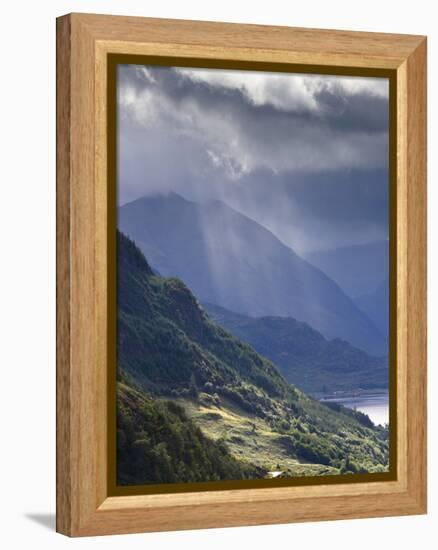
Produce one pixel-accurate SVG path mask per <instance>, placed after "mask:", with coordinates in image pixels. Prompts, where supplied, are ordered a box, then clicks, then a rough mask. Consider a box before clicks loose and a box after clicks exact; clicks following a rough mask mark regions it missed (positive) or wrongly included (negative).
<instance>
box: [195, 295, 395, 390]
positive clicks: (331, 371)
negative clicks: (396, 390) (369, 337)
mask: <svg viewBox="0 0 438 550" xmlns="http://www.w3.org/2000/svg"><path fill="white" fill-rule="evenodd" d="M202 306H203V307H204V309H205V310H206V312H207V314H208V316H209V317H210V319H211V320H212V321H214V322H215V323H217V324H218V325H220V326H222V327H223V328H225V329H226V330H228V331H230V332H231V333H232V334H234V335H235V336H237V337H238V338H240V339H241V340H243V341H244V342H247V343H248V344H249V345H250V346H251V347H253V348H254V349H255V350H256V351H257V352H258V353H260V355H263V356H264V357H267V358H268V359H270V360H271V361H272V362H273V363H274V364H275V365H276V366H277V368H278V369H279V370H280V372H281V373H282V375H283V376H284V377H285V378H286V380H287V381H288V382H290V383H291V384H294V385H295V386H297V387H298V388H300V389H301V390H302V391H304V392H306V393H311V394H314V393H333V392H338V391H357V390H360V389H386V388H387V387H388V361H387V358H386V357H371V356H370V355H368V354H367V353H366V352H364V351H362V350H359V349H357V348H355V347H353V346H352V345H351V344H349V343H348V342H345V341H343V340H340V339H335V340H327V339H326V338H324V336H323V335H322V334H320V333H319V332H317V331H316V330H315V329H313V328H311V327H310V326H309V325H308V324H306V323H303V322H300V321H297V320H296V319H293V318H287V317H261V318H251V317H247V316H245V315H242V314H238V313H234V312H231V311H228V310H226V309H224V308H221V307H219V306H216V305H214V304H208V303H203V304H202Z"/></svg>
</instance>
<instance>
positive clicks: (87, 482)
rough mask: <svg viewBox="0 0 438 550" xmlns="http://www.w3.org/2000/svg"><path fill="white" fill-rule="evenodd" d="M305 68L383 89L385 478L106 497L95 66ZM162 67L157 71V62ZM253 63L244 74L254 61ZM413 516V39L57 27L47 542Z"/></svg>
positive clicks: (82, 19) (101, 182)
mask: <svg viewBox="0 0 438 550" xmlns="http://www.w3.org/2000/svg"><path fill="white" fill-rule="evenodd" d="M110 54H111V55H114V54H118V55H125V56H126V55H131V56H132V55H143V56H153V57H157V58H162V59H163V60H172V59H175V58H178V59H181V58H183V59H186V60H187V63H188V64H190V63H192V64H194V65H195V66H200V63H201V64H202V63H205V64H206V65H207V66H226V65H227V64H230V63H237V64H238V65H239V66H245V65H248V64H250V65H251V66H254V67H257V66H260V68H265V69H266V67H269V66H271V67H280V66H281V67H283V70H287V67H288V66H290V67H294V68H296V67H301V69H302V70H304V71H305V70H306V69H309V68H311V67H315V66H317V67H318V69H319V70H320V71H321V72H327V73H330V72H333V71H334V72H336V74H342V72H343V71H346V73H347V74H348V73H349V72H351V70H352V69H354V71H356V73H357V74H361V72H362V74H366V71H367V70H369V69H372V70H374V71H376V70H383V71H385V74H391V75H392V77H393V81H394V82H395V83H396V103H395V109H394V117H395V121H396V124H395V127H396V135H395V136H394V146H395V147H396V159H397V160H396V180H395V183H396V185H395V187H394V193H395V195H396V196H395V204H396V212H395V218H394V219H395V229H394V238H395V240H394V242H395V244H394V246H395V247H396V255H395V257H396V269H395V271H396V279H395V278H394V280H393V288H394V291H393V292H394V293H393V301H394V302H393V303H394V312H395V313H394V315H396V323H395V324H394V326H396V329H397V330H396V334H394V339H393V342H394V346H395V349H394V354H395V357H396V370H395V371H394V372H395V374H394V384H395V395H396V402H395V405H394V406H395V408H396V417H397V424H396V431H397V433H396V436H397V437H396V455H395V456H396V464H395V469H394V476H393V478H392V479H390V480H385V481H379V480H378V479H377V478H376V479H372V480H370V481H366V480H365V481H364V482H362V483H348V482H345V483H343V482H338V483H329V482H326V481H325V480H324V479H323V480H322V481H321V482H320V483H318V484H312V485H301V486H283V487H264V488H251V489H233V490H215V491H208V492H185V493H168V494H148V495H141V494H138V495H128V496H110V494H109V491H108V461H107V456H108V438H107V433H108V418H109V416H110V415H111V411H109V408H108V402H107V396H108V394H107V388H108V384H109V380H108V357H109V356H108V353H109V352H108V349H109V348H108V342H109V341H111V339H114V333H113V332H112V329H111V327H110V326H109V325H108V307H109V305H108V304H109V303H108V300H107V297H108V292H109V284H110V282H109V279H108V273H109V271H108V270H109V267H110V266H111V265H113V264H114V261H115V259H114V257H113V255H112V252H111V251H112V249H111V247H109V246H108V231H107V229H108V224H109V223H110V220H112V219H113V216H114V209H115V204H113V201H111V200H110V196H109V193H108V185H107V181H108V166H109V165H110V163H111V158H109V157H111V148H110V154H109V155H108V133H107V114H108V113H107V105H108V104H107V98H108V90H107V78H108V70H107V69H108V55H110ZM163 64H165V63H164V62H163ZM257 64H258V65H257ZM423 513H426V39H425V37H422V36H410V35H395V34H376V33H364V32H344V31H330V30H311V29H300V28H288V27H268V26H259V25H236V24H228V23H209V22H194V21H182V20H180V21H178V20H164V19H148V18H138V17H118V16H106V15H86V14H70V15H65V16H63V17H60V18H58V20H57V531H59V532H60V533H63V534H66V535H69V536H84V535H100V534H116V533H133V532H146V531H165V530H179V529H197V528H211V527H226V526H238V525H260V524H275V523H288V522H298V521H316V520H329V519H347V518H363V517H377V516H393V515H407V514H423Z"/></svg>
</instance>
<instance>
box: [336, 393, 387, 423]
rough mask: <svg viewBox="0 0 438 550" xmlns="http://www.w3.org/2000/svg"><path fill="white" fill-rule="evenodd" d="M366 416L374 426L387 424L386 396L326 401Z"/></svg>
mask: <svg viewBox="0 0 438 550" xmlns="http://www.w3.org/2000/svg"><path fill="white" fill-rule="evenodd" d="M326 401H333V402H335V403H339V404H340V405H344V407H348V408H350V409H355V410H358V411H361V412H363V413H365V414H367V415H368V416H369V417H370V418H371V420H372V421H373V422H374V424H376V425H377V424H387V423H388V422H389V398H388V394H378V395H365V396H358V397H339V398H333V399H327V400H326Z"/></svg>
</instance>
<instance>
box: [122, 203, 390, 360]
mask: <svg viewBox="0 0 438 550" xmlns="http://www.w3.org/2000/svg"><path fill="white" fill-rule="evenodd" d="M118 227H119V229H120V230H121V231H123V232H124V233H126V234H127V235H128V236H130V237H131V238H132V239H134V240H135V242H136V243H137V244H138V246H139V247H140V249H141V250H142V251H143V253H144V254H145V255H146V256H147V258H148V259H149V261H150V263H151V265H152V266H153V268H154V269H156V270H157V272H159V273H160V274H162V275H164V276H175V277H178V278H180V279H182V280H183V281H184V282H185V283H186V284H187V285H188V286H189V287H190V288H191V289H192V290H193V292H195V294H196V295H197V297H198V298H199V299H200V300H201V301H205V302H210V303H214V304H218V305H220V306H222V307H225V308H227V309H230V310H232V311H237V312H239V313H243V314H246V315H249V316H255V317H260V316H267V315H272V316H283V317H288V316H290V317H294V318H296V319H299V320H301V321H305V322H307V323H309V324H310V325H311V326H312V327H314V328H315V329H317V330H318V331H320V332H322V333H323V334H324V335H325V336H326V337H328V338H335V337H340V338H342V339H344V340H347V341H348V342H350V343H351V344H353V345H355V346H357V347H359V348H361V349H364V350H366V351H368V352H370V353H374V354H378V355H383V354H385V353H386V344H385V341H384V338H383V336H382V335H381V334H380V332H379V331H378V330H377V328H376V327H375V326H374V324H373V323H372V322H371V321H370V320H369V319H368V317H367V316H366V315H365V314H364V313H363V312H362V311H360V310H359V309H358V308H357V306H356V305H355V304H354V303H353V302H352V300H351V299H350V298H349V297H348V296H346V295H345V294H344V292H343V291H342V290H341V288H339V286H338V285H337V284H336V283H334V282H333V281H332V280H331V279H330V278H329V277H328V276H326V275H325V274H324V273H322V272H321V271H320V270H319V269H317V268H315V267H314V266H312V265H311V264H310V263H308V262H307V261H305V260H303V259H302V258H301V257H299V256H298V255H297V254H296V253H295V252H294V251H293V250H292V249H290V248H288V247H287V246H285V245H284V244H283V243H282V242H281V241H279V240H278V239H277V238H276V237H275V236H274V235H273V234H272V233H271V232H270V231H268V230H267V229H265V228H264V227H262V226H260V225H259V224H257V223H256V222H254V221H253V220H251V219H249V218H247V217H245V216H243V215H242V214H240V213H238V212H237V211H235V210H233V209H232V208H230V207H229V206H227V205H225V204H224V203H222V202H220V201H212V202H209V203H205V204H199V203H194V202H192V201H188V200H186V199H184V198H182V197H181V196H179V195H176V194H175V193H171V194H169V195H167V196H164V195H162V196H154V197H146V198H142V199H138V200H136V201H134V202H131V203H128V204H125V205H123V206H122V207H120V208H119V210H118Z"/></svg>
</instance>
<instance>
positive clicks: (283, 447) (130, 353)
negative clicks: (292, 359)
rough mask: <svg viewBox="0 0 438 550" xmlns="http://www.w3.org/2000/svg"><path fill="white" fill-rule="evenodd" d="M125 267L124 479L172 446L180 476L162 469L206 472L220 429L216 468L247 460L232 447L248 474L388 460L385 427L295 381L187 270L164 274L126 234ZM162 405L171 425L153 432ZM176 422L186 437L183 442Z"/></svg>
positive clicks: (121, 281)
mask: <svg viewBox="0 0 438 550" xmlns="http://www.w3.org/2000/svg"><path fill="white" fill-rule="evenodd" d="M117 266H118V267H117V369H118V377H119V385H118V402H119V405H118V426H117V427H118V434H119V435H120V439H119V437H118V442H119V443H120V445H122V447H121V448H122V449H125V450H126V445H128V451H126V452H127V453H128V455H127V456H131V455H132V457H133V458H132V460H131V459H130V460H122V459H121V460H118V478H119V479H122V480H124V482H125V483H140V482H143V481H144V479H145V477H144V476H145V474H144V472H143V473H142V471H143V470H142V467H139V466H138V465H139V464H143V463H144V464H148V463H149V462H148V461H149V460H153V461H154V462H153V464H154V467H155V468H157V467H159V464H160V460H159V459H157V456H158V457H165V460H164V459H163V460H164V466H163V467H166V468H167V467H168V465H169V464H171V465H173V466H172V467H171V471H172V475H171V476H170V477H169V475H170V474H169V475H168V474H166V473H163V472H161V471H158V472H156V474H154V476H155V477H154V479H158V478H159V479H166V480H169V479H172V480H174V479H181V476H183V479H184V480H185V481H197V480H198V478H197V477H196V475H195V470H196V468H195V467H193V466H194V465H195V464H196V463H197V462H198V460H200V459H199V457H201V456H206V455H205V453H206V452H207V451H206V449H205V448H204V447H206V446H208V445H210V443H209V441H210V440H212V441H215V442H216V443H218V448H216V451H217V452H218V454H215V456H216V458H217V459H218V460H217V464H216V459H214V458H212V460H213V461H214V462H215V464H216V466H215V467H214V468H213V469H212V470H209V472H210V473H209V475H210V476H212V477H214V476H220V471H219V470H218V468H219V465H220V464H222V466H223V467H224V468H227V470H226V471H227V472H229V471H230V470H229V469H233V468H234V469H235V468H236V467H237V466H236V464H235V463H234V461H233V462H231V461H230V460H229V459H230V457H232V458H233V460H236V461H239V466H240V468H238V470H236V469H235V471H236V472H237V473H236V474H235V475H236V476H240V477H244V476H246V475H247V474H248V472H254V476H255V477H264V476H265V475H266V472H272V471H274V470H275V471H278V470H280V471H281V472H282V475H284V476H296V475H325V474H338V473H349V472H350V473H351V472H359V471H360V472H365V471H370V472H376V471H385V470H386V469H387V466H388V431H387V429H386V428H383V427H375V426H374V425H373V424H372V422H371V421H370V419H369V418H368V417H367V416H366V415H364V414H362V413H359V412H355V411H353V410H349V409H346V408H343V407H338V408H337V410H333V409H332V408H331V407H329V406H327V405H324V404H322V403H319V402H318V401H315V400H313V399H311V398H309V397H307V396H306V395H304V394H303V393H302V392H301V391H300V390H298V389H297V388H295V387H294V386H292V385H290V384H289V383H287V382H286V380H285V379H284V378H283V377H282V376H281V374H280V373H279V371H278V370H277V369H276V367H274V365H273V364H272V363H271V362H270V361H269V360H267V359H265V358H263V357H261V356H260V355H259V354H257V353H256V352H255V351H254V350H253V349H252V348H251V347H250V346H249V345H248V344H245V343H243V342H241V341H240V340H239V339H237V338H236V337H234V336H232V335H231V334H230V333H229V332H227V331H225V330H224V329H223V328H222V327H219V326H218V325H216V324H214V323H213V322H212V321H211V320H210V319H209V318H208V315H207V314H206V313H205V311H204V310H203V309H202V308H201V307H200V306H199V303H198V301H197V299H196V298H195V296H194V295H193V294H192V293H191V292H190V290H189V289H188V288H187V287H186V286H185V285H184V284H183V283H182V282H181V281H180V280H178V279H175V278H164V277H162V276H158V275H156V273H155V272H154V271H153V270H152V269H151V267H150V266H149V264H148V262H147V261H146V259H145V257H144V256H143V254H142V253H141V251H140V250H139V248H137V246H136V245H135V244H134V242H132V241H131V240H129V239H128V238H126V237H125V236H124V235H122V234H121V233H118V237H117ZM127 379H128V380H129V381H130V382H129V383H128V384H126V380H127ZM124 385H125V386H126V385H128V386H129V388H131V390H130V389H129V388H128V389H126V388H125V387H124ZM134 386H135V387H136V388H137V389H135V388H134V390H135V392H137V393H136V394H135V395H133V394H132V388H133V387H134ZM169 400H170V401H171V402H172V405H171V408H170V409H169V404H168V403H169ZM130 403H131V405H130ZM157 406H158V412H155V411H156V410H157ZM172 407H173V408H172ZM175 407H176V408H175ZM179 407H181V408H182V409H183V411H184V412H181V410H180V408H179ZM137 408H138V410H137ZM127 409H128V410H127ZM149 409H152V410H151V411H149ZM160 411H161V412H160ZM163 411H164V412H163ZM151 415H152V422H153V423H155V424H156V423H159V425H160V426H161V427H162V429H159V430H158V431H157V430H155V429H153V431H152V433H151V432H150V431H148V430H149V428H148V427H147V424H148V423H149V422H150V418H151ZM157 415H158V416H157ZM160 415H161V416H160ZM175 416H177V417H178V416H179V418H180V419H181V420H182V422H179V421H178V419H177V418H175ZM126 417H128V418H129V417H131V418H133V419H134V421H135V422H134V425H132V422H131V424H130V423H129V422H128V423H126V422H125V419H126ZM134 417H135V418H134ZM187 419H188V420H187ZM188 421H190V422H191V423H193V425H194V426H197V427H198V428H199V429H200V430H201V432H202V434H203V435H204V436H205V438H203V437H201V436H200V435H199V433H198V434H197V435H196V437H195V438H194V439H193V437H192V436H193V434H191V432H192V429H191V428H190V426H191V424H190V426H189V428H190V429H189V431H188V432H187V433H185V434H182V433H180V431H181V429H182V427H183V425H187V422H188ZM169 425H172V426H173V427H172V428H170V426H169ZM169 429H171V433H169ZM177 433H179V434H180V436H181V440H179V441H178V442H175V445H173V443H172V441H173V439H174V437H176V436H175V434H177ZM190 434H191V435H190ZM143 440H145V442H142V441H143ZM190 440H191V441H192V443H193V445H194V446H195V447H196V452H195V451H193V452H195V455H193V453H192V450H191V449H190V447H187V445H189V441H190ZM124 445H125V447H123V446H124ZM160 445H161V447H160V448H157V447H159V446H160ZM221 449H222V450H221ZM212 452H213V451H212ZM145 454H146V455H147V456H146V457H145ZM167 456H168V457H169V458H167ZM154 457H155V458H154ZM178 457H179V458H178ZM181 461H182V464H180V462H181ZM224 463H227V464H228V466H225V465H224ZM157 464H158V466H157ZM166 464H167V466H166ZM184 464H185V467H184V468H183V466H184ZM222 466H221V467H222ZM139 468H140V470H139ZM222 471H225V470H222ZM178 472H180V473H178ZM181 472H184V474H181ZM226 475H228V474H226ZM166 476H167V477H166ZM175 476H176V478H175ZM212 477H211V478H212ZM219 478H220V477H219ZM209 479H210V478H209Z"/></svg>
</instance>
